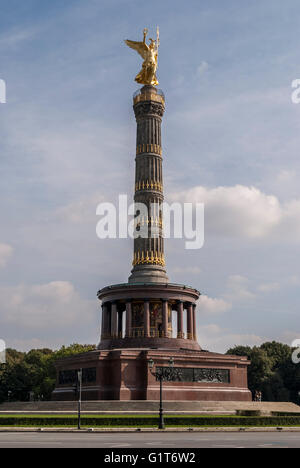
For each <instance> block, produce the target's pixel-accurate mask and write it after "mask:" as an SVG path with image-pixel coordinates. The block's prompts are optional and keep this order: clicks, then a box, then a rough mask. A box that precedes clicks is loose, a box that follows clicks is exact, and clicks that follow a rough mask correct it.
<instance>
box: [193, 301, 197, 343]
mask: <svg viewBox="0 0 300 468" xmlns="http://www.w3.org/2000/svg"><path fill="white" fill-rule="evenodd" d="M196 309H197V306H196V304H194V305H193V334H194V340H195V341H197V324H196Z"/></svg>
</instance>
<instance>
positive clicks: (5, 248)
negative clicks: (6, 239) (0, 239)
mask: <svg viewBox="0 0 300 468" xmlns="http://www.w3.org/2000/svg"><path fill="white" fill-rule="evenodd" d="M13 251H14V249H13V248H12V247H11V246H10V245H8V244H0V268H4V267H5V266H6V265H7V262H8V260H9V258H10V257H11V256H12V254H13Z"/></svg>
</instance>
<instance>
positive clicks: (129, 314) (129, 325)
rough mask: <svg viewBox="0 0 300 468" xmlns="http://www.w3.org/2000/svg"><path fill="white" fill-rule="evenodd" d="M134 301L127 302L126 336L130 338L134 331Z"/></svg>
mask: <svg viewBox="0 0 300 468" xmlns="http://www.w3.org/2000/svg"><path fill="white" fill-rule="evenodd" d="M131 328H132V303H131V301H128V302H126V338H130V337H131V334H132V331H131Z"/></svg>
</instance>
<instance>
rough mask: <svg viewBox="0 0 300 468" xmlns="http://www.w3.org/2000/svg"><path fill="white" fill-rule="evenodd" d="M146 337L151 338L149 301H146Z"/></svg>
mask: <svg viewBox="0 0 300 468" xmlns="http://www.w3.org/2000/svg"><path fill="white" fill-rule="evenodd" d="M144 336H145V337H147V338H148V337H149V336H150V302H149V300H147V299H145V301H144Z"/></svg>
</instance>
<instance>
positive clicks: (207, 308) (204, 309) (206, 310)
mask: <svg viewBox="0 0 300 468" xmlns="http://www.w3.org/2000/svg"><path fill="white" fill-rule="evenodd" d="M198 307H199V312H200V314H201V315H218V314H222V313H224V312H227V311H228V310H230V309H231V307H232V306H231V304H230V303H229V302H226V301H225V300H224V299H214V298H211V297H208V296H205V295H203V296H201V297H200V299H199V302H198Z"/></svg>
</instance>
